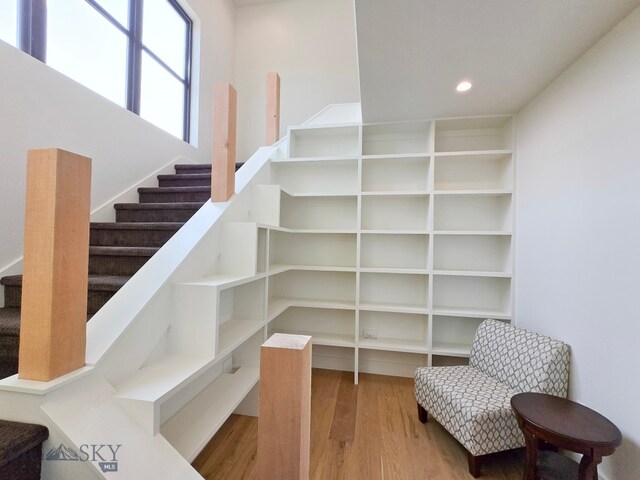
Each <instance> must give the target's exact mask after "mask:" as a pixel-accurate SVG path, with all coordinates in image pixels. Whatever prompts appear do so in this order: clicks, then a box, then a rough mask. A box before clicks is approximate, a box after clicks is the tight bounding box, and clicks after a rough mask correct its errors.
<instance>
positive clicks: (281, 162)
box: [271, 155, 358, 165]
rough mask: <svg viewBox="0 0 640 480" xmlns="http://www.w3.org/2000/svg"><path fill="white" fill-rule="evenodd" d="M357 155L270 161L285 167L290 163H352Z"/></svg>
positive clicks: (285, 158)
mask: <svg viewBox="0 0 640 480" xmlns="http://www.w3.org/2000/svg"><path fill="white" fill-rule="evenodd" d="M357 156H358V155H321V156H317V157H295V158H294V157H284V158H276V159H272V160H271V163H275V164H278V165H287V164H292V163H307V162H342V161H345V160H347V161H352V160H354V159H355V158H356V157H357Z"/></svg>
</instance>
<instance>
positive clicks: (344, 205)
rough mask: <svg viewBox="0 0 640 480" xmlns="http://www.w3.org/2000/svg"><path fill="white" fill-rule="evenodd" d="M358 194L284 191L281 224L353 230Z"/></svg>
mask: <svg viewBox="0 0 640 480" xmlns="http://www.w3.org/2000/svg"><path fill="white" fill-rule="evenodd" d="M357 207H358V198H357V197H356V196H316V197H308V196H304V197H300V196H291V195H289V194H287V193H285V192H282V195H281V200H280V226H281V227H285V228H291V229H318V230H351V231H355V229H356V226H357V218H358V208H357Z"/></svg>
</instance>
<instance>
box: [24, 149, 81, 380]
mask: <svg viewBox="0 0 640 480" xmlns="http://www.w3.org/2000/svg"><path fill="white" fill-rule="evenodd" d="M90 202H91V159H90V158H87V157H82V156H80V155H76V154H74V153H70V152H65V151H64V150H59V149H51V150H31V151H29V154H28V160H27V197H26V215H25V225H24V272H23V280H22V310H21V314H20V354H19V363H18V373H19V376H20V378H25V379H29V380H41V381H49V380H53V379H54V378H57V377H59V376H61V375H64V374H66V373H69V372H71V371H73V370H76V369H78V368H81V367H83V366H84V365H85V350H86V329H87V326H86V324H87V282H88V272H89V207H90Z"/></svg>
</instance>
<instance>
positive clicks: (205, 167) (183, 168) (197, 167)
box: [174, 162, 244, 173]
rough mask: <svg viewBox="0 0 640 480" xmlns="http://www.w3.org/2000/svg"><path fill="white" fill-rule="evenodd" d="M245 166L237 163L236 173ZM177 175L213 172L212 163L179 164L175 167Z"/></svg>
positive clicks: (242, 163)
mask: <svg viewBox="0 0 640 480" xmlns="http://www.w3.org/2000/svg"><path fill="white" fill-rule="evenodd" d="M242 165H244V162H236V171H238V169H239V168H240V167H242ZM174 168H175V170H176V173H189V172H192V173H196V172H197V173H200V172H204V171H208V172H211V164H210V163H177V164H175V165H174Z"/></svg>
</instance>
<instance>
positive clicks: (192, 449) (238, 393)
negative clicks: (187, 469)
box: [160, 367, 260, 462]
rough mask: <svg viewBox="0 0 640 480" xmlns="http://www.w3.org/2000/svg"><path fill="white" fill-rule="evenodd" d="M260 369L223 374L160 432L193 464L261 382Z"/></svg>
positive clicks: (166, 423) (247, 369)
mask: <svg viewBox="0 0 640 480" xmlns="http://www.w3.org/2000/svg"><path fill="white" fill-rule="evenodd" d="M259 376H260V372H259V370H258V369H257V368H251V367H240V369H239V370H238V371H236V372H235V373H233V374H228V373H223V374H222V375H220V376H219V377H218V378H217V379H216V380H214V381H213V382H212V383H211V384H210V385H209V386H208V387H206V388H205V389H204V390H203V391H202V392H200V393H199V394H198V395H196V396H195V397H194V398H193V399H192V400H191V401H190V402H189V403H187V404H186V405H185V406H184V407H183V408H182V409H181V410H179V411H178V413H176V414H175V415H174V416H172V417H171V418H170V419H169V420H168V421H167V422H165V423H164V424H163V425H162V426H161V427H160V433H161V434H162V435H163V436H164V437H165V438H166V439H167V441H168V442H169V443H171V445H173V447H174V448H175V449H176V450H177V451H178V452H179V453H180V454H181V455H182V456H183V457H184V458H186V459H187V460H188V461H189V462H191V461H193V460H194V459H195V457H196V456H197V455H198V453H200V451H201V450H202V449H203V448H204V447H205V445H206V444H207V443H208V442H209V440H210V439H211V438H212V437H213V436H214V435H215V433H216V432H217V431H218V429H219V428H220V427H221V426H222V424H223V423H224V422H225V421H226V420H227V418H229V415H231V414H232V413H233V411H234V410H235V409H236V407H237V406H238V405H239V404H240V402H241V401H242V400H243V399H244V397H245V396H246V395H247V394H248V393H249V392H250V391H251V389H252V388H253V387H254V386H255V385H256V383H258V378H259Z"/></svg>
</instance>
